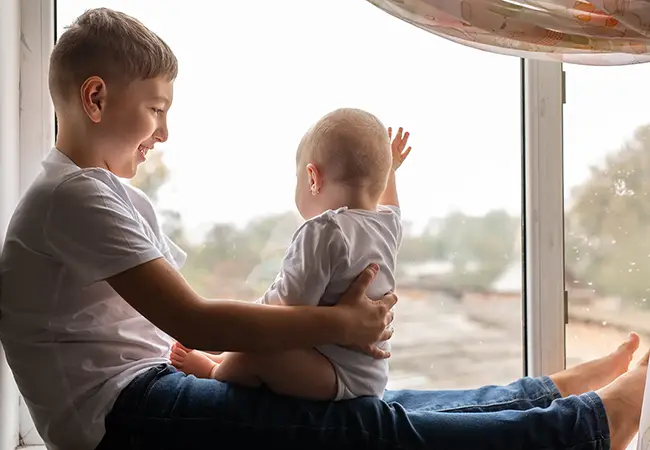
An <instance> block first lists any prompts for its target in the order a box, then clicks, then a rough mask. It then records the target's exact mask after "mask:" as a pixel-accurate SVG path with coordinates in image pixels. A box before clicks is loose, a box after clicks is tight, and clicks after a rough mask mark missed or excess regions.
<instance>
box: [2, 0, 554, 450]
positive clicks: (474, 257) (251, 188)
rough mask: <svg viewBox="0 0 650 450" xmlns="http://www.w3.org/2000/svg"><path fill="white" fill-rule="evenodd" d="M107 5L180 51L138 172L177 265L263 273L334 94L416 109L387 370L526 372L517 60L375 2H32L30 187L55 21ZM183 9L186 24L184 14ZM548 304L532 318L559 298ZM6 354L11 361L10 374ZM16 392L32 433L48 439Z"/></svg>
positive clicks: (243, 285) (235, 277)
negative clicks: (157, 136) (157, 131)
mask: <svg viewBox="0 0 650 450" xmlns="http://www.w3.org/2000/svg"><path fill="white" fill-rule="evenodd" d="M54 3H56V8H53V5H54ZM99 6H107V7H110V8H114V9H118V10H122V11H124V12H127V13H129V14H132V15H134V16H136V17H138V18H140V19H142V20H143V21H144V22H145V23H146V24H147V25H148V26H149V27H151V28H152V29H153V30H154V31H156V32H158V33H159V34H160V35H161V36H162V37H163V38H164V39H165V40H166V41H167V42H168V43H169V44H170V45H171V46H172V47H173V48H174V50H175V52H176V53H177V55H178V57H179V59H180V61H181V72H180V75H179V78H178V80H177V82H176V100H175V104H174V107H173V108H172V111H171V114H170V130H171V136H170V140H169V141H168V142H167V143H166V144H164V145H161V146H160V148H159V151H157V152H154V153H152V154H151V157H150V160H149V161H148V162H147V164H146V165H144V166H142V170H141V171H140V173H139V174H138V177H137V178H136V179H135V180H134V181H133V182H134V183H136V184H137V185H138V186H139V187H141V188H142V189H144V190H145V191H147V192H148V193H149V194H150V195H151V196H152V198H153V199H154V200H155V202H156V206H157V208H158V210H159V212H160V214H161V215H162V216H163V218H164V220H165V226H166V228H167V231H168V233H169V234H170V235H172V237H173V238H175V239H176V240H177V241H180V243H181V245H183V246H184V247H185V248H186V249H188V250H189V253H190V259H189V261H188V264H187V266H186V268H185V269H184V274H185V276H186V277H187V278H188V279H189V280H190V282H191V283H192V284H193V285H194V286H195V287H196V288H197V289H198V290H199V291H200V292H201V293H203V294H205V295H209V296H213V297H224V296H229V297H236V298H241V299H253V298H255V296H256V295H259V293H261V292H262V291H263V290H264V289H265V288H266V287H267V284H268V283H269V281H270V279H271V278H272V277H273V276H274V275H275V272H276V270H277V269H278V265H279V261H280V258H281V257H282V254H283V252H284V249H285V248H286V245H287V244H288V242H289V239H290V236H291V233H292V232H293V231H294V229H295V227H296V226H297V225H298V223H299V221H298V219H297V217H296V214H295V213H294V205H293V189H294V178H295V175H294V171H295V168H294V167H293V164H294V151H295V147H296V145H297V143H298V140H299V139H300V137H301V136H302V133H303V132H304V131H305V130H306V128H307V127H308V126H309V125H310V124H311V123H312V122H313V121H315V120H316V119H317V118H318V117H319V116H320V115H322V114H324V113H326V112H328V111H329V110H331V109H334V108H337V107H341V106H357V107H361V108H364V109H367V110H369V111H371V112H373V113H375V114H377V115H378V116H379V117H380V118H381V119H382V120H383V121H384V122H385V123H386V124H387V125H391V126H400V125H401V126H404V127H406V128H407V129H408V130H409V131H411V132H412V139H411V140H412V144H413V146H414V148H415V150H414V152H413V154H412V155H411V157H410V158H409V161H408V162H407V164H405V165H404V166H403V168H401V169H400V172H401V174H400V180H399V183H400V186H399V188H400V195H401V199H402V205H403V214H404V220H405V225H406V235H405V240H404V245H403V249H402V252H401V254H400V257H399V259H400V260H399V270H400V273H399V274H398V280H399V284H400V298H401V302H400V304H399V305H398V322H397V327H398V332H397V334H396V336H395V337H394V339H393V346H394V349H395V351H394V356H393V358H392V359H391V380H390V385H389V387H390V388H402V387H411V388H445V387H448V388H455V387H471V386H477V385H481V384H485V383H503V382H509V381H511V380H512V379H513V378H515V377H517V376H520V375H522V373H523V364H522V359H523V342H524V339H523V336H522V330H523V328H522V316H523V315H522V305H523V302H522V295H521V288H522V283H521V280H522V265H521V249H522V244H521V240H520V223H521V221H522V220H521V219H522V211H521V204H522V171H521V167H522V157H521V154H522V149H521V141H522V123H523V122H522V117H521V100H522V98H521V95H522V86H521V71H520V65H521V64H520V60H518V59H516V58H511V57H504V56H498V55H493V54H489V53H484V52H481V51H477V50H473V49H468V48H465V47H462V46H459V45H457V44H453V43H450V42H448V41H446V40H444V39H441V38H436V37H433V36H431V35H429V34H427V33H425V32H423V31H421V30H418V29H416V28H414V27H412V26H410V25H407V24H405V23H403V22H400V21H397V20H395V19H393V18H391V17H389V16H388V15H386V14H384V13H382V12H380V11H379V10H377V9H376V8H374V7H373V6H371V5H370V4H369V3H366V2H344V1H343V0H330V1H324V0H323V1H321V2H298V1H293V2H288V1H287V2H275V3H274V4H270V3H268V2H264V1H261V0H259V1H256V2H246V4H245V5H244V4H242V5H239V4H238V3H237V2H234V3H233V2H230V3H229V4H224V3H223V2H222V3H219V6H218V8H217V6H215V5H213V4H212V3H211V2H200V3H197V5H196V6H194V7H193V8H187V7H184V6H182V5H181V4H178V3H177V2H160V1H156V2H154V1H148V2H144V1H143V2H129V1H126V0H111V1H109V2H96V1H92V0H58V1H56V2H55V1H54V0H34V1H30V2H26V1H25V2H21V9H22V17H23V19H22V20H23V23H22V27H23V32H24V34H26V35H27V38H29V35H32V34H33V35H34V36H35V39H36V40H35V41H34V40H29V39H28V42H29V44H30V51H29V52H27V51H25V50H24V49H23V53H24V54H23V58H22V65H23V67H22V70H21V75H20V76H21V85H22V89H23V92H24V93H29V94H30V95H27V96H26V95H23V97H22V98H21V113H22V118H23V119H24V120H23V121H22V122H21V138H22V137H26V139H21V155H20V168H21V169H20V170H21V177H20V180H21V181H20V185H21V189H22V188H24V187H25V186H26V184H28V183H29V182H30V181H31V177H32V176H33V174H34V173H35V171H37V170H38V169H39V167H40V157H41V156H42V155H40V154H37V153H38V151H35V150H37V149H38V148H39V146H38V145H36V144H35V143H34V142H32V141H33V140H42V141H43V144H44V147H49V146H50V145H51V144H52V141H51V139H49V136H50V134H51V130H44V132H43V133H42V134H39V133H34V131H33V130H34V125H35V124H39V125H40V124H42V123H45V122H46V121H47V119H45V117H51V114H50V111H49V99H48V95H47V91H46V82H45V81H46V66H47V64H46V62H47V57H48V56H49V46H50V45H51V40H50V39H51V36H52V35H53V34H54V33H53V32H52V30H51V27H52V26H53V24H54V23H56V25H57V26H56V34H57V35H58V34H60V33H61V32H62V31H63V29H64V27H65V26H66V25H67V24H69V23H70V22H71V21H72V20H73V19H74V18H75V17H76V16H77V15H79V14H80V13H82V12H83V11H84V10H85V9H88V8H92V7H99ZM197 8H200V9H201V11H202V13H201V14H197V13H196V10H197ZM54 11H56V17H54V15H55V14H54ZM294 17H301V18H304V19H303V20H296V19H293V18H294ZM290 18H291V19H290ZM233 19H237V20H233ZM55 20H56V22H55ZM190 23H191V24H192V29H191V31H192V33H188V32H187V29H186V28H185V27H187V26H189V25H182V24H190ZM1 37H2V36H0V38H1ZM16 42H17V41H16ZM39 49H40V53H39ZM558 67H559V66H558ZM538 72H539V71H538V69H537V67H533V70H532V71H531V73H533V75H532V76H537V75H535V74H537V73H538ZM476 73H480V78H478V77H476V75H475V74H476ZM527 75H528V76H531V75H530V73H528V74H527ZM0 88H2V87H1V86H0ZM540 90H541V91H543V90H544V89H537V91H540ZM551 90H552V89H551ZM26 99H27V100H26ZM25 103H28V104H25ZM526 111H527V113H528V114H529V115H531V114H532V115H535V114H537V110H536V109H535V108H528V109H527V110H526ZM23 122H24V123H23ZM0 125H3V126H4V125H6V124H0ZM22 133H24V136H23V134H22ZM23 142H26V144H25V147H26V148H27V149H28V150H29V149H32V150H31V151H32V152H33V154H32V153H29V154H27V153H25V152H24V151H23V149H22V146H23ZM531 148H532V147H531ZM527 151H529V150H528V149H527ZM533 151H534V152H539V148H538V147H535V149H533ZM538 157H539V158H543V157H544V153H543V152H539V155H538ZM527 159H528V157H527ZM531 161H533V159H532V158H531ZM535 164H536V163H535ZM3 169H5V168H3V167H0V171H2V175H3V176H5V175H6V172H5V171H3ZM526 176H527V177H528V176H529V174H527V175H526ZM5 179H6V178H5ZM545 188H546V186H544V185H543V184H540V185H535V186H528V187H527V193H528V194H530V192H531V191H534V192H533V193H535V192H536V193H537V194H539V192H538V191H539V190H540V189H541V190H543V189H545ZM236 197H237V199H236ZM532 203H534V202H532ZM530 204H531V202H527V208H528V207H530ZM3 211H4V210H3ZM7 214H8V211H7ZM558 220H559V219H558ZM531 230H532V229H531ZM542 231H543V230H542ZM539 232H540V230H539V229H535V230H532V231H531V232H530V233H532V234H533V235H530V234H527V239H528V240H529V242H530V240H531V239H534V238H535V235H534V234H535V233H539ZM531 255H532V256H531ZM534 255H536V253H535V252H529V256H530V257H533V258H534V257H535V256H534ZM551 259H552V258H551ZM551 262H553V261H551ZM530 267H532V266H531V265H530V264H529V265H528V268H530ZM531 277H532V279H533V280H537V283H538V285H539V288H540V289H539V290H538V291H537V292H536V293H535V296H541V297H544V295H543V294H540V291H543V290H544V289H546V287H547V286H548V285H549V280H548V279H546V278H545V277H544V275H543V271H532V270H531V271H530V274H529V277H528V278H531ZM542 277H544V283H542V282H541V278H542ZM529 281H530V280H529ZM532 297H533V295H531V296H529V298H527V301H530V299H531V298H532ZM538 303H539V302H538ZM536 304H537V303H536ZM539 305H541V306H543V307H542V308H541V309H540V310H539V311H538V310H533V309H531V308H529V311H528V315H527V317H526V319H527V320H528V321H530V320H531V319H533V320H535V319H536V318H537V317H538V315H539V314H543V313H544V308H546V307H547V306H548V304H547V303H539ZM531 311H532V312H531ZM538 313H539V314H538ZM540 322H544V320H542V321H540ZM541 329H542V330H546V329H548V327H544V326H542V327H541ZM528 345H529V346H530V347H529V350H530V352H529V354H528V356H529V358H530V355H531V354H537V355H545V356H546V355H548V354H549V352H548V351H543V349H544V346H545V345H546V337H545V335H544V334H543V333H542V334H540V335H535V336H532V337H531V336H529V339H528ZM545 356H543V357H542V359H544V358H545ZM542 367H545V366H539V367H534V368H533V369H532V372H533V374H537V373H539V372H540V368H542ZM529 370H530V367H529ZM6 371H7V368H6V366H5V365H0V376H1V375H4V374H6V373H7V372H6ZM12 395H13V394H12ZM12 398H13V397H12ZM0 403H1V405H0V406H3V407H4V406H10V404H11V402H10V401H9V397H3V398H2V399H1V401H0ZM21 405H22V410H21V417H20V438H21V444H24V445H38V444H42V441H41V440H40V439H39V438H38V435H37V433H36V432H35V430H34V429H33V424H31V421H30V420H29V416H28V414H27V413H26V409H25V407H24V402H21ZM12 408H13V407H12ZM9 409H10V408H8V409H7V410H9ZM11 410H13V409H11ZM3 411H4V410H3ZM3 423H4V424H5V425H7V424H9V423H10V422H9V421H4V422H3ZM7 448H9V447H7ZM0 449H1V450H5V446H4V445H3V444H2V443H0Z"/></svg>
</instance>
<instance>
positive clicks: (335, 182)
mask: <svg viewBox="0 0 650 450" xmlns="http://www.w3.org/2000/svg"><path fill="white" fill-rule="evenodd" d="M408 136H409V135H408V133H402V129H401V128H400V129H399V131H398V132H397V134H396V136H395V139H394V140H393V141H392V143H391V137H392V136H391V129H390V128H389V129H388V130H386V128H385V127H384V125H383V124H382V123H381V122H380V121H379V119H377V118H376V117H375V116H373V115H372V114H370V113H367V112H365V111H362V110H359V109H338V110H336V111H333V112H331V113H329V114H327V115H326V116H324V117H323V118H321V119H320V120H319V121H318V122H317V123H316V124H315V125H314V126H313V127H312V128H311V129H310V130H309V131H308V132H307V134H305V136H304V137H303V139H302V141H301V142H300V145H299V147H298V151H297V156H296V162H297V186H296V205H297V207H298V210H299V211H300V214H301V215H302V217H303V218H304V219H305V220H306V222H305V223H304V224H303V225H302V226H301V227H300V228H299V229H298V231H296V233H295V234H294V236H293V239H292V242H291V245H290V247H289V249H288V250H287V252H286V254H285V257H284V260H283V262H282V269H281V270H280V273H279V274H278V275H277V277H276V279H275V281H274V282H273V284H272V285H271V286H270V287H269V289H268V290H267V291H266V293H265V294H264V295H263V297H262V298H261V299H259V300H258V302H262V303H267V304H271V305H280V304H282V305H320V306H331V305H333V304H335V303H336V302H337V301H338V299H339V297H340V296H341V294H342V293H343V292H345V290H346V289H347V288H348V287H349V286H350V283H351V282H352V281H353V280H354V279H355V278H356V277H357V276H358V274H359V273H360V272H361V271H362V270H364V268H365V267H367V266H368V265H369V264H372V263H375V264H377V265H378V266H379V268H380V270H379V272H378V274H377V277H376V278H375V280H374V281H373V283H372V285H371V286H370V289H369V290H368V296H369V297H371V298H381V297H382V296H383V295H384V294H386V293H387V292H389V291H393V290H394V289H395V276H394V274H395V260H396V256H397V251H398V248H399V246H400V243H401V239H402V225H401V220H400V210H399V202H398V199H397V188H396V184H395V170H397V168H398V167H399V166H400V165H401V164H402V162H403V161H404V159H405V158H406V157H407V156H408V154H409V152H410V150H411V148H410V147H409V148H408V149H406V150H405V147H406V143H407V141H408ZM296 341H297V342H299V341H300V337H299V336H296ZM379 345H380V347H381V348H382V349H384V350H388V348H387V346H388V343H387V342H382V343H380V344H379ZM171 361H172V364H173V365H174V366H175V367H176V368H178V369H180V370H182V371H183V372H185V373H187V374H192V375H195V376H197V377H201V378H214V379H217V380H221V381H227V382H231V383H235V384H240V385H244V386H251V387H257V386H261V385H265V386H267V387H268V388H269V389H270V390H272V391H273V392H276V393H278V394H283V395H290V396H295V397H302V398H307V399H313V400H345V399H352V398H355V397H360V396H378V397H382V396H383V393H384V389H385V388H386V383H387V379H388V363H387V361H386V360H385V359H384V360H381V359H374V358H372V357H371V356H368V355H365V354H363V353H360V352H357V351H355V350H352V349H348V348H343V347H338V346H334V345H330V346H322V347H318V348H316V349H298V350H293V351H287V352H282V353H267V354H261V353H227V354H221V355H218V354H210V353H205V352H200V351H197V350H190V349H187V348H185V347H184V346H182V345H181V344H180V343H177V344H176V345H175V346H174V348H173V349H172V354H171Z"/></svg>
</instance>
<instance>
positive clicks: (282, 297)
mask: <svg viewBox="0 0 650 450" xmlns="http://www.w3.org/2000/svg"><path fill="white" fill-rule="evenodd" d="M347 258H348V247H347V243H346V240H345V237H344V235H343V233H342V232H341V229H340V228H339V226H338V224H337V223H336V222H335V221H334V220H332V219H330V218H328V217H318V218H316V219H312V220H308V221H307V222H305V224H303V226H302V227H300V228H299V229H298V231H297V232H296V233H295V234H294V237H293V240H292V242H291V245H290V247H289V249H288V250H287V252H286V254H285V256H284V260H283V261H282V268H281V270H280V273H279V274H278V275H277V277H276V278H275V281H274V282H273V284H272V285H271V287H270V288H269V289H268V290H267V291H266V293H265V294H264V296H263V297H262V298H261V299H260V300H259V301H260V302H262V303H267V304H282V305H312V306H316V305H318V303H319V302H320V299H321V298H322V297H323V294H324V293H325V290H326V288H327V285H328V284H329V282H330V278H331V277H332V274H333V273H334V271H335V270H336V268H337V267H338V266H339V265H340V264H344V263H345V262H346V261H347Z"/></svg>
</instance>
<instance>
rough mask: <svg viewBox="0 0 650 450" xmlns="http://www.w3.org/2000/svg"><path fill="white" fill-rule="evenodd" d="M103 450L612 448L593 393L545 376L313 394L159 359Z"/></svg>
mask: <svg viewBox="0 0 650 450" xmlns="http://www.w3.org/2000/svg"><path fill="white" fill-rule="evenodd" d="M106 430H107V431H106V436H105V437H104V440H103V441H102V443H101V444H100V445H99V447H98V450H109V449H111V450H112V449H116V450H117V449H119V450H129V449H133V450H136V449H137V450H149V449H151V450H153V449H156V450H163V449H169V450H172V449H174V450H206V449H219V450H230V449H265V450H267V449H276V448H277V449H282V450H318V449H322V450H325V449H327V450H330V449H334V450H348V449H349V450H362V449H373V450H374V449H436V450H447V449H450V450H464V449H472V450H482V449H495V450H496V449H499V450H509V449H526V450H535V449H540V450H541V449H544V450H550V449H572V450H583V449H585V450H586V449H592V450H595V449H608V448H609V446H610V444H609V428H608V425H607V418H606V416H605V409H604V406H603V404H602V401H601V400H600V398H599V397H598V396H597V395H596V394H595V393H593V392H591V393H587V394H583V395H580V396H571V397H567V398H560V394H559V392H558V390H557V387H556V386H555V384H554V383H553V382H552V381H551V380H550V379H549V378H547V377H542V378H523V379H520V380H518V381H516V382H514V383H512V384H510V385H508V386H489V387H483V388H480V389H476V390H465V391H462V390H459V391H411V390H402V391H392V392H391V391H387V392H386V395H385V397H384V399H383V400H380V399H377V398H370V397H367V398H359V399H356V400H351V401H343V402H337V403H333V402H312V401H307V400H300V399H294V398H287V397H281V396H278V395H275V394H273V393H271V392H269V391H268V390H266V389H246V388H240V387H235V386H231V385H228V384H226V383H221V382H218V381H215V380H207V379H197V378H195V377H193V376H186V375H185V374H183V373H181V372H178V371H177V370H176V369H174V368H173V367H171V366H160V367H157V368H155V369H151V370H150V371H148V372H146V373H144V374H143V375H141V376H139V377H138V378H137V379H135V380H134V381H133V382H132V383H131V384H130V385H129V386H127V387H126V388H125V389H124V391H123V392H122V393H121V395H120V397H119V398H118V400H117V402H116V403H115V405H114V407H113V410H112V411H111V413H110V414H109V415H108V417H107V418H106Z"/></svg>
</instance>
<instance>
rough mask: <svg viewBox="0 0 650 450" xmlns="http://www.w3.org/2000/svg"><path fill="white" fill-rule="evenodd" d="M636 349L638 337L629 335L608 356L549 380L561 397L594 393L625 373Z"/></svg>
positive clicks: (563, 372) (579, 365)
mask: <svg viewBox="0 0 650 450" xmlns="http://www.w3.org/2000/svg"><path fill="white" fill-rule="evenodd" d="M638 348H639V335H638V334H636V333H630V335H629V336H628V339H627V341H625V342H623V343H622V344H621V345H620V346H619V347H618V348H617V349H616V350H615V351H614V352H612V353H610V354H609V355H607V356H604V357H602V358H598V359H594V360H592V361H587V362H586V363H582V364H578V365H577V366H575V367H572V368H570V369H567V370H563V371H562V372H558V373H556V374H554V375H551V379H552V380H553V381H554V382H555V385H556V386H557V388H558V389H559V391H560V394H561V395H562V396H563V397H566V396H569V395H579V394H583V393H585V392H589V391H595V390H597V389H600V388H602V387H603V386H607V385H608V384H609V383H611V382H612V381H614V380H615V379H616V378H618V377H619V376H621V375H622V374H624V373H625V372H627V369H628V367H629V366H630V362H631V361H632V356H633V355H634V352H635V351H636V350H637V349H638Z"/></svg>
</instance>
